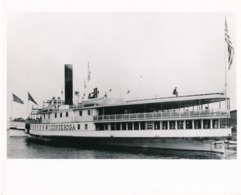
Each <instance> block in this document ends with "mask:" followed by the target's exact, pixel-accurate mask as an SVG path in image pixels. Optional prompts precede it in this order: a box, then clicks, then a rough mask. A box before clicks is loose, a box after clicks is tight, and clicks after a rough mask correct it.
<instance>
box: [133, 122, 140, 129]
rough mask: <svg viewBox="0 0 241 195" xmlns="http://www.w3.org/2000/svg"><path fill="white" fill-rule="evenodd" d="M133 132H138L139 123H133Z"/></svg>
mask: <svg viewBox="0 0 241 195" xmlns="http://www.w3.org/2000/svg"><path fill="white" fill-rule="evenodd" d="M134 130H139V123H138V122H134Z"/></svg>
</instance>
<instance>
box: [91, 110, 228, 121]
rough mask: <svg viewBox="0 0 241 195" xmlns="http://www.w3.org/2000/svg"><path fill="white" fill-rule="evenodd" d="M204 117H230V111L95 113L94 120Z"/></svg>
mask: <svg viewBox="0 0 241 195" xmlns="http://www.w3.org/2000/svg"><path fill="white" fill-rule="evenodd" d="M196 117H197V118H203V117H207V118H209V117H230V111H220V110H219V111H214V110H205V111H204V110H200V111H172V112H152V113H135V114H115V115H95V116H94V121H132V120H150V119H175V118H176V119H178V118H179V119H181V118H196Z"/></svg>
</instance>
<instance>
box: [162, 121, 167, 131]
mask: <svg viewBox="0 0 241 195" xmlns="http://www.w3.org/2000/svg"><path fill="white" fill-rule="evenodd" d="M162 129H167V121H163V122H162Z"/></svg>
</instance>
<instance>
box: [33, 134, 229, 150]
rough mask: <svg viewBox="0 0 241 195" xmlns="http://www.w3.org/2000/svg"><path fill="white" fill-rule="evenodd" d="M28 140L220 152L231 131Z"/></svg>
mask: <svg viewBox="0 0 241 195" xmlns="http://www.w3.org/2000/svg"><path fill="white" fill-rule="evenodd" d="M29 135H30V138H33V139H38V140H42V141H45V142H56V143H57V142H58V143H61V144H64V145H66V144H74V145H93V146H94V145H97V146H118V147H119V146H122V147H123V146H124V147H142V148H162V149H176V150H197V151H213V152H222V153H223V152H224V144H222V143H223V142H221V143H220V144H215V143H214V142H215V141H219V140H222V139H225V138H228V137H229V136H230V135H231V129H217V130H214V129H208V130H138V131H134V130H132V131H90V130H88V131H48V130H43V131H40V130H30V132H29Z"/></svg>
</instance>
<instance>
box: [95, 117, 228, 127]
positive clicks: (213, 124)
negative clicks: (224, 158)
mask: <svg viewBox="0 0 241 195" xmlns="http://www.w3.org/2000/svg"><path fill="white" fill-rule="evenodd" d="M227 126H229V120H228V119H220V121H219V120H218V119H212V120H208V119H207V120H203V121H201V120H194V121H192V120H186V121H183V120H180V121H155V122H123V123H110V124H107V123H99V124H96V130H146V129H147V130H153V129H155V130H159V129H163V130H166V129H218V128H226V127H227Z"/></svg>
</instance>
